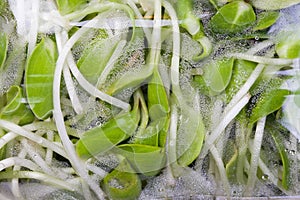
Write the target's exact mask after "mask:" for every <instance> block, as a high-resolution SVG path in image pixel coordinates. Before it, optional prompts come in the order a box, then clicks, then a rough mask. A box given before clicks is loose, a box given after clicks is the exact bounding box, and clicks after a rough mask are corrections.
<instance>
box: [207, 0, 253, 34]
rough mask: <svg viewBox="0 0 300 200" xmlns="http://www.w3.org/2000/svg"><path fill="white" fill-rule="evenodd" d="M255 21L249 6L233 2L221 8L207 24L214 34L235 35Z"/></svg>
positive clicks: (242, 2)
mask: <svg viewBox="0 0 300 200" xmlns="http://www.w3.org/2000/svg"><path fill="white" fill-rule="evenodd" d="M255 20H256V15H255V13H254V11H253V8H252V6H251V5H249V4H248V3H246V2H244V1H233V2H231V3H228V4H226V5H224V6H223V7H221V8H220V9H219V10H218V12H217V13H216V14H215V15H214V16H213V17H212V18H211V20H210V22H209V24H210V26H211V28H212V30H213V31H214V32H215V33H237V32H240V31H243V30H244V29H246V28H247V27H249V26H250V25H251V24H252V23H254V22H255Z"/></svg>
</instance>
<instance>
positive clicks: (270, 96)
mask: <svg viewBox="0 0 300 200" xmlns="http://www.w3.org/2000/svg"><path fill="white" fill-rule="evenodd" d="M289 94H290V92H289V91H288V90H283V89H276V88H275V89H271V90H268V91H265V92H263V93H262V94H261V95H260V96H259V97H258V99H257V101H256V104H255V107H254V108H253V110H252V113H251V116H250V123H252V124H253V123H255V122H256V121H257V120H259V119H260V118H262V117H265V116H267V115H269V114H271V113H273V112H274V111H276V110H278V109H279V108H281V106H282V104H283V102H284V100H285V98H286V96H287V95H289Z"/></svg>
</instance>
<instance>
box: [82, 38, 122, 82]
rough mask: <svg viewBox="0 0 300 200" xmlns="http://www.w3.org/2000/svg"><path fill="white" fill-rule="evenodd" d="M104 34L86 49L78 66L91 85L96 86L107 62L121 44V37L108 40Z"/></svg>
mask: <svg viewBox="0 0 300 200" xmlns="http://www.w3.org/2000/svg"><path fill="white" fill-rule="evenodd" d="M106 37H107V34H106V33H103V34H101V35H100V36H98V38H97V39H96V40H95V41H94V42H92V43H91V44H90V45H89V46H88V47H87V48H85V50H84V52H83V54H82V56H81V57H80V59H79V61H78V63H77V66H78V68H79V70H80V72H81V73H82V74H83V75H84V77H85V78H86V79H87V80H88V81H89V82H90V83H91V84H94V85H95V84H96V83H97V81H98V78H99V77H100V75H101V73H102V71H103V70H104V68H105V66H106V64H107V62H108V61H109V59H110V57H111V55H112V54H113V52H114V50H115V48H116V46H117V45H118V43H119V42H120V38H119V37H112V38H106Z"/></svg>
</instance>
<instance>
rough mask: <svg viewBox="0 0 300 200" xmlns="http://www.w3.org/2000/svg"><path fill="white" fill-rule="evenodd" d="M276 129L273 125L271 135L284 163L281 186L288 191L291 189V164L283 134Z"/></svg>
mask: <svg viewBox="0 0 300 200" xmlns="http://www.w3.org/2000/svg"><path fill="white" fill-rule="evenodd" d="M276 128H277V127H275V126H272V125H271V128H270V133H271V135H272V138H273V140H274V142H275V144H276V148H277V150H278V152H279V154H280V158H281V161H282V167H283V170H282V177H281V179H282V180H281V185H282V187H283V188H284V189H286V190H288V189H289V187H290V180H289V179H290V162H289V158H288V155H287V152H286V148H285V146H284V143H283V141H284V139H283V138H282V136H280V134H281V133H280V132H279V131H278V130H277V129H276Z"/></svg>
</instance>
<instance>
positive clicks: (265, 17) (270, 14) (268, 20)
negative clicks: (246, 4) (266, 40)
mask: <svg viewBox="0 0 300 200" xmlns="http://www.w3.org/2000/svg"><path fill="white" fill-rule="evenodd" d="M278 18H279V12H276V11H266V12H262V13H259V14H258V15H257V23H256V26H255V27H254V28H253V30H254V31H258V30H263V29H266V28H269V27H270V26H272V25H273V24H274V23H275V22H276V21H277V19H278Z"/></svg>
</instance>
